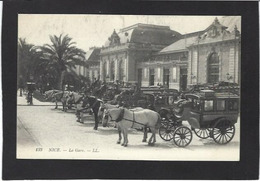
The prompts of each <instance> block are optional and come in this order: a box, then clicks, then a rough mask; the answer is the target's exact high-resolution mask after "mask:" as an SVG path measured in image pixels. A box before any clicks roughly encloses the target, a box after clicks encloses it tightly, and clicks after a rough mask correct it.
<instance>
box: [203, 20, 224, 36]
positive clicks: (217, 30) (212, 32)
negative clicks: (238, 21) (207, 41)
mask: <svg viewBox="0 0 260 181" xmlns="http://www.w3.org/2000/svg"><path fill="white" fill-rule="evenodd" d="M226 29H227V27H226V26H223V25H222V24H220V23H219V20H218V18H216V19H215V20H214V22H213V23H212V24H211V25H210V26H209V27H208V28H207V29H206V34H207V37H209V38H215V37H218V36H220V35H222V34H223V33H224V32H225V31H226Z"/></svg>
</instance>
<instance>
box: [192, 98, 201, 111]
mask: <svg viewBox="0 0 260 181" xmlns="http://www.w3.org/2000/svg"><path fill="white" fill-rule="evenodd" d="M200 102H201V101H200V100H198V99H193V100H192V108H193V110H196V111H200V110H201V103H200Z"/></svg>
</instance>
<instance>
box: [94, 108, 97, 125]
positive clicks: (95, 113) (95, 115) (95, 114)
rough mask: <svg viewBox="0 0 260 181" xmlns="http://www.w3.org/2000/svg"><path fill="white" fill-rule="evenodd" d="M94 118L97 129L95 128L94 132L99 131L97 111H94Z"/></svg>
mask: <svg viewBox="0 0 260 181" xmlns="http://www.w3.org/2000/svg"><path fill="white" fill-rule="evenodd" d="M94 117H95V127H94V130H97V129H98V115H97V112H96V110H94Z"/></svg>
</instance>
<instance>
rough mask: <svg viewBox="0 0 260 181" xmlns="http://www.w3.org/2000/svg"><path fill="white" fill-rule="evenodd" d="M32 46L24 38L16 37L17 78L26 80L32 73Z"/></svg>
mask: <svg viewBox="0 0 260 181" xmlns="http://www.w3.org/2000/svg"><path fill="white" fill-rule="evenodd" d="M32 47H33V45H32V44H28V43H27V42H26V40H25V38H19V39H18V47H17V49H18V57H17V75H18V77H19V78H22V79H23V80H24V81H26V79H28V78H29V75H30V74H31V73H32V69H33V66H32V61H33V56H32V54H33V53H32ZM18 80H20V79H18ZM18 84H19V82H18Z"/></svg>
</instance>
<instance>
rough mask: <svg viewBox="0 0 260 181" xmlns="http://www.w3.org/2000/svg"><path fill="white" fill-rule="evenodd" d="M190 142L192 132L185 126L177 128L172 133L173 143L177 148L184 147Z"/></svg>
mask: <svg viewBox="0 0 260 181" xmlns="http://www.w3.org/2000/svg"><path fill="white" fill-rule="evenodd" d="M191 140H192V132H191V130H190V128H188V127H186V126H180V127H177V128H176V129H175V131H174V133H173V142H174V143H175V144H176V145H177V146H179V147H185V146H188V145H189V144H190V142H191Z"/></svg>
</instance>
